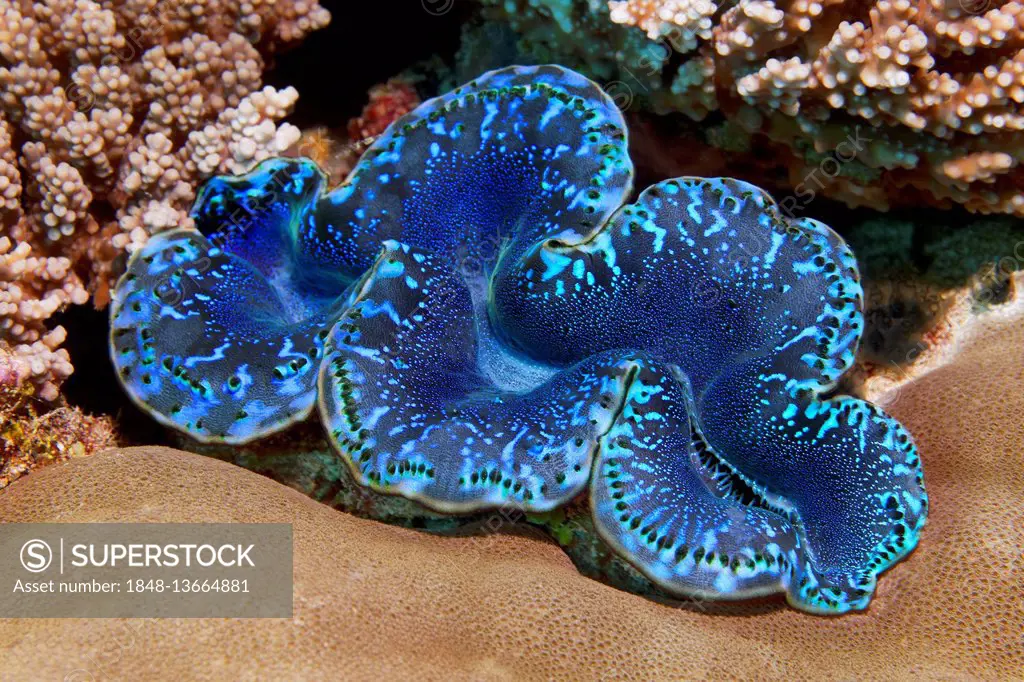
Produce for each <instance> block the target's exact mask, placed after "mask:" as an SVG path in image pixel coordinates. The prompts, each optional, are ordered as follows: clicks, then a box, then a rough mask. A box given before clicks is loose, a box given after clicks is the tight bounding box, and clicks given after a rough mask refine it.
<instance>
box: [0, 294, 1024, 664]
mask: <svg viewBox="0 0 1024 682" xmlns="http://www.w3.org/2000/svg"><path fill="white" fill-rule="evenodd" d="M1004 310H1006V311H1007V314H1004V313H1003V312H995V314H994V315H986V316H983V317H982V318H980V320H981V323H980V324H979V325H978V327H977V328H976V335H975V338H972V339H971V340H970V341H969V342H968V343H965V344H964V346H963V348H962V352H961V353H960V354H959V356H958V357H957V359H956V360H955V362H953V363H951V364H949V365H947V366H945V367H942V368H939V369H936V370H935V371H934V372H932V373H931V374H929V375H927V376H924V377H921V378H919V379H918V380H916V381H914V382H912V383H910V384H908V385H907V386H905V387H903V389H902V390H901V391H900V393H899V394H898V398H897V399H896V400H895V402H894V403H893V404H892V405H891V409H892V411H893V412H894V414H895V415H896V416H898V417H899V418H900V419H901V420H902V421H904V423H906V424H907V426H908V427H909V428H910V429H911V430H913V432H914V433H915V434H916V437H917V439H918V441H919V443H920V445H921V447H922V449H923V450H924V451H925V452H926V454H927V456H928V466H929V469H928V477H929V478H928V483H929V494H930V496H931V498H932V500H933V501H934V505H933V508H932V512H931V515H930V518H929V522H928V527H927V528H926V529H925V531H924V536H925V538H924V541H923V542H922V543H921V546H920V547H919V548H918V549H917V550H916V552H915V555H914V557H913V560H912V561H905V562H902V563H901V564H899V565H897V566H895V567H894V568H893V569H892V570H891V571H890V573H889V574H888V575H887V579H886V581H884V583H883V585H882V588H881V589H880V590H879V593H878V595H877V596H876V597H875V599H874V600H873V602H872V604H871V608H870V609H869V610H868V612H866V613H863V614H853V615H849V616H845V617H843V618H838V619H827V620H826V619H821V618H815V617H813V616H808V615H806V614H803V613H801V612H799V611H795V610H793V609H785V608H781V609H780V608H777V605H776V604H775V603H773V602H766V601H763V600H762V601H753V602H741V603H708V602H682V603H678V602H668V601H664V600H652V599H644V598H640V597H637V596H635V595H632V594H628V593H626V592H622V591H620V590H616V589H613V588H610V587H608V586H607V585H604V584H602V583H600V582H598V581H595V580H591V579H588V578H586V577H583V576H582V575H580V573H579V572H578V571H577V570H576V569H575V568H574V567H573V565H572V564H571V563H570V562H569V561H568V559H567V558H566V557H565V555H564V553H563V552H561V551H560V550H559V548H558V547H557V546H555V545H554V544H553V543H551V542H550V541H546V540H545V539H543V538H538V537H536V536H535V535H530V534H526V533H525V532H520V531H521V529H520V528H519V527H518V526H516V525H515V524H513V523H511V522H508V521H506V520H505V519H504V517H502V516H500V515H499V512H498V511H496V512H495V513H494V516H493V518H494V519H496V522H495V523H494V524H489V525H487V526H486V527H485V528H483V529H482V530H481V531H480V532H478V533H476V534H473V535H468V536H456V537H452V536H448V535H436V534H431V533H423V532H416V531H413V530H409V529H405V528H397V527H393V526H388V525H383V524H380V523H374V522H371V521H366V520H363V519H359V518H356V517H354V516H352V515H349V514H344V513H339V512H337V511H334V510H331V509H329V508H327V507H325V506H324V505H322V504H318V503H317V502H314V501H313V500H310V499H309V498H307V497H305V496H304V495H301V494H299V493H297V492H295V491H294V490H289V489H287V488H285V487H283V486H281V485H278V484H276V483H274V482H273V481H270V480H267V479H266V478H265V477H263V476H259V475H257V474H254V473H252V472H249V471H245V470H244V469H241V468H239V467H235V466H231V465H229V464H225V463H223V462H218V461H215V460H212V459H210V458H208V457H200V456H196V455H191V454H188V453H183V452H176V451H173V450H169V449H166V448H132V449H128V450H122V451H110V452H107V453H103V454H100V455H98V456H95V457H90V458H88V459H84V460H74V461H72V462H69V463H68V464H65V465H61V466H57V467H50V468H47V469H45V470H43V471H40V472H39V473H38V474H33V475H32V476H29V477H26V478H25V479H24V480H22V481H18V482H17V483H15V484H14V485H13V486H11V487H10V488H9V489H7V490H6V491H3V492H2V493H0V517H2V518H3V519H5V520H8V521H14V522H68V521H78V522H88V521H93V522H111V523H116V522H149V523H153V522H188V523H195V522H197V521H202V522H210V523H217V522H221V523H238V522H245V523H289V524H293V527H294V537H295V559H294V564H295V612H294V617H293V618H292V619H289V620H284V619H249V620H233V619H224V618H202V619H185V620H171V619H129V620H121V619H99V620H84V619H77V620H45V619H22V620H12V619H8V620H0V641H2V642H4V649H3V650H4V659H5V669H4V672H5V674H7V675H9V676H10V677H12V678H13V679H34V678H39V677H48V678H54V679H55V678H63V677H65V676H68V675H71V674H72V673H74V671H76V670H84V671H87V672H90V673H91V674H92V675H93V677H100V676H102V675H106V676H108V677H115V676H117V677H123V678H126V679H150V678H154V677H171V678H174V679H223V678H231V679H251V678H259V677H266V676H271V677H278V678H297V679H329V678H331V677H334V676H337V674H338V671H339V670H343V671H345V676H346V677H347V678H350V679H354V680H363V679H365V680H379V679H380V678H381V676H382V675H384V676H389V677H394V678H398V679H404V678H415V679H423V680H503V679H510V678H515V679H537V680H547V679H605V678H609V677H614V678H617V679H637V680H642V679H666V678H668V679H704V678H709V677H714V678H743V679H766V678H779V679H787V680H820V679H822V678H825V679H865V680H893V679H897V680H898V679H908V678H913V679H922V680H948V679H978V680H1006V679H1014V678H1017V677H1019V676H1020V671H1021V670H1022V669H1024V648H1021V646H1020V636H1021V631H1020V623H1021V621H1022V617H1024V613H1022V612H1021V603H1020V599H1019V596H1020V594H1021V593H1022V592H1024V571H1022V570H1021V567H1022V565H1024V564H1022V562H1024V537H1022V535H1021V529H1022V528H1024V448H1022V445H1021V444H1022V443H1024V422H1022V421H1021V420H1020V419H1019V415H1020V413H1021V411H1022V410H1024V400H1022V399H1024V394H1022V392H1021V391H1020V385H1021V382H1024V364H1022V356H1021V354H1019V353H1017V354H1013V353H1008V352H1007V349H1013V348H1018V349H1019V348H1021V346H1022V345H1024V333H1022V330H1024V317H1022V316H1021V313H1022V309H1021V306H1020V305H1017V306H1016V313H1015V316H1011V315H1010V314H1008V313H1009V312H1011V311H1010V309H1009V308H1006V309H1004ZM893 397H895V396H893ZM111 481H117V482H118V485H111ZM97 491H103V492H102V494H99V493H98V492H97ZM951 586H953V587H951ZM396 595H401V597H400V598H398V597H396ZM339 633H344V642H343V645H342V644H336V643H337V642H338V641H339V640H338V637H339ZM112 643H116V644H112ZM224 651H233V652H235V653H236V655H233V656H228V657H225V656H224V655H223V652H224ZM809 652H811V654H809ZM822 652H825V653H822ZM815 653H817V654H821V655H814V654H815ZM54 654H59V655H54ZM72 679H89V677H87V676H86V675H85V673H81V672H80V673H78V674H77V676H72Z"/></svg>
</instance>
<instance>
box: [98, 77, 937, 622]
mask: <svg viewBox="0 0 1024 682" xmlns="http://www.w3.org/2000/svg"><path fill="white" fill-rule="evenodd" d="M632 184H633V165H632V161H631V159H630V157H629V154H628V152H627V135H626V128H625V122H624V120H623V119H622V114H621V112H620V111H619V109H618V108H617V107H616V106H615V105H614V102H613V101H612V99H611V98H610V97H609V95H608V94H606V93H605V92H604V91H602V90H601V89H600V88H599V87H597V86H596V85H595V84H594V83H592V82H590V81H588V80H587V79H585V78H583V77H582V76H580V75H579V74H576V73H574V72H572V71H568V70H566V69H563V68H561V67H556V66H541V67H512V68H508V69H503V70H499V71H494V72H490V73H487V74H485V75H483V76H481V77H479V78H477V79H475V80H474V81H473V82H471V83H469V84H468V85H465V86H463V87H461V88H458V89H456V90H454V91H453V92H451V93H448V94H446V95H443V96H441V97H438V98H436V99H434V100H430V101H428V102H425V103H424V104H422V105H421V106H419V107H418V108H417V109H416V110H414V111H413V112H411V113H410V114H409V115H407V116H405V117H403V118H401V119H399V120H398V121H396V122H395V123H394V124H392V125H391V126H390V127H389V128H388V130H387V131H386V132H385V133H384V134H383V135H381V136H380V137H379V138H378V139H377V141H376V142H375V143H374V144H373V145H372V146H371V147H370V149H369V150H368V151H367V153H366V154H365V155H364V157H363V159H362V160H361V161H360V163H359V164H358V165H357V167H356V168H355V170H354V171H353V173H352V174H351V176H350V177H349V178H348V179H347V180H346V181H345V182H344V183H343V184H342V185H340V186H339V187H337V188H335V189H333V190H331V191H329V192H327V191H325V185H326V179H325V177H324V175H323V174H322V173H321V172H320V170H319V169H318V168H316V166H315V165H313V164H312V163H311V162H309V161H306V160H294V159H273V160H268V161H266V162H264V163H262V164H260V165H259V166H257V167H256V168H255V169H254V170H253V171H251V172H250V173H248V174H246V175H243V176H239V177H216V178H214V179H212V180H210V181H209V182H208V183H207V184H206V185H205V186H204V187H203V189H202V190H201V192H200V194H199V196H198V198H197V200H196V204H195V206H194V208H193V210H192V216H193V218H194V220H195V224H196V226H197V227H198V228H199V230H198V231H197V230H195V229H187V228H186V229H180V230H173V231H168V232H165V233H162V234H160V235H157V236H155V237H153V238H152V239H150V240H149V242H148V243H147V244H146V245H145V246H144V247H143V248H142V249H140V250H138V251H137V252H136V253H135V254H133V256H132V258H131V260H130V262H129V265H128V271H127V273H126V274H125V275H124V277H123V278H122V279H121V280H120V281H119V283H118V285H117V287H116V289H115V291H114V295H113V305H112V306H111V344H110V350H111V357H112V359H113V362H114V365H115V367H116V368H117V370H118V374H119V377H120V378H121V381H122V383H123V384H124V386H125V388H126V389H127V390H128V393H129V395H130V396H131V397H132V398H133V399H134V400H135V401H136V403H137V404H139V405H140V406H141V407H143V408H144V409H146V410H147V411H149V412H150V413H151V414H152V415H153V416H154V417H155V418H157V419H158V420H160V421H161V422H163V423H165V424H167V425H170V426H172V427H174V428H176V429H178V430H180V431H182V432H184V433H187V434H189V435H190V436H192V437H193V438H195V439H197V440H200V441H203V442H214V443H217V442H221V443H243V442H248V441H251V440H253V439H254V438H258V437H261V436H264V435H266V434H269V433H273V432H276V431H280V430H281V429H283V428H285V427H286V426H288V425H290V424H293V423H295V422H297V421H299V420H302V419H304V418H305V417H306V416H307V415H309V414H310V412H311V411H312V410H313V408H314V405H315V404H316V403H317V401H318V400H319V412H320V417H321V420H322V422H323V424H324V427H325V429H326V430H327V432H328V435H329V439H330V440H331V442H332V444H333V445H334V446H335V447H336V448H337V450H338V452H339V454H340V455H341V457H342V459H343V460H344V461H345V462H346V464H347V465H348V466H349V468H350V470H351V472H352V474H353V476H354V477H355V479H356V481H357V482H358V483H360V484H361V485H364V486H367V487H369V488H372V489H374V490H378V491H382V492H387V493H392V494H397V495H400V496H403V497H406V498H409V499H411V500H414V501H417V502H420V503H422V504H424V505H426V506H427V507H430V508H432V509H434V510H437V511H441V512H445V513H456V514H457V513H472V512H475V511H479V510H482V509H487V508H491V507H494V506H507V507H510V508H514V509H519V510H523V511H527V512H544V511H549V510H552V509H555V508H558V507H561V506H563V505H565V504H567V503H569V502H570V501H571V500H573V499H574V498H576V497H577V496H579V495H580V494H581V493H583V492H585V491H586V492H588V493H589V500H590V504H591V513H592V516H593V519H594V523H595V525H596V527H597V529H598V531H599V532H600V534H601V536H602V537H603V538H604V539H605V540H606V541H607V542H608V543H609V544H610V545H611V547H612V548H613V549H614V550H615V551H616V552H617V553H618V554H619V555H621V556H622V557H624V558H625V559H626V560H628V561H629V562H630V563H632V564H633V565H635V566H636V567H637V568H638V569H639V570H640V571H641V572H643V573H644V574H645V575H646V576H647V577H649V578H650V579H651V580H652V581H654V582H655V583H656V584H658V585H659V586H661V587H663V588H664V589H666V590H668V591H669V592H672V593H676V594H686V595H699V596H707V597H714V598H720V597H726V598H744V597H750V596H757V595H762V594H768V593H773V592H784V593H785V594H786V596H787V599H788V600H789V601H790V603H792V604H793V605H795V606H797V607H798V608H801V609H804V610H808V611H812V612H820V613H843V612H846V611H850V610H858V609H863V608H865V607H866V606H867V603H868V601H869V599H870V597H871V594H872V593H873V591H874V588H875V583H876V577H877V575H878V574H879V573H880V572H882V571H884V570H886V569H887V568H888V567H889V566H891V565H892V564H893V563H895V562H896V561H898V560H899V559H901V558H902V557H904V556H906V555H907V554H908V553H909V552H910V551H911V550H912V549H913V548H914V546H915V545H916V543H917V538H918V534H919V531H920V529H921V527H922V526H923V525H924V522H925V518H926V515H927V496H926V495H925V492H924V488H923V476H922V472H921V465H920V459H919V458H918V456H917V453H916V450H915V448H914V445H913V443H912V442H911V439H910V436H909V434H907V432H906V431H905V430H904V429H903V427H902V426H901V425H900V424H899V423H898V422H896V421H895V420H893V419H892V418H891V417H889V416H888V415H886V414H885V413H883V412H882V411H881V410H879V409H878V408H876V407H875V406H873V405H871V404H870V403H867V402H864V401H862V400H858V399H855V398H852V397H849V396H834V397H829V395H830V392H831V391H832V390H833V389H834V388H835V386H836V384H837V382H838V380H839V379H840V377H841V376H842V375H843V374H844V373H845V372H846V371H847V370H848V369H849V368H850V366H851V365H852V363H853V357H854V354H855V351H856V347H857V344H858V343H859V340H860V336H861V332H862V330H863V316H862V313H861V288H860V282H859V275H858V272H857V267H856V261H855V260H854V258H853V255H852V253H851V252H850V251H849V249H848V248H847V247H846V245H845V243H844V242H843V241H842V239H840V238H839V237H838V236H837V235H836V234H835V233H834V232H833V231H832V230H831V229H829V228H828V227H827V226H825V225H823V224H821V223H819V222H816V221H813V220H809V219H801V220H789V219H786V218H785V217H784V216H783V215H782V214H781V213H780V211H779V210H778V208H777V206H776V205H775V204H774V202H773V201H772V200H771V198H770V197H769V196H768V195H767V194H765V193H764V192H763V191H762V190H760V189H759V188H757V187H755V186H753V185H749V184H747V183H743V182H739V181H735V180H730V179H721V178H716V179H703V178H692V177H691V178H679V179H675V180H669V181H665V182H661V183H658V184H657V185H654V186H652V187H650V188H648V189H647V190H645V191H644V192H643V193H641V195H640V197H639V199H638V200H637V202H636V203H634V204H628V205H623V202H624V201H625V200H626V199H627V197H628V196H629V193H630V192H631V191H632ZM592 472H593V473H592Z"/></svg>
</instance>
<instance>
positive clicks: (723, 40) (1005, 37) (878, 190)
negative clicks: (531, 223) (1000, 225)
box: [485, 0, 1024, 216]
mask: <svg viewBox="0 0 1024 682" xmlns="http://www.w3.org/2000/svg"><path fill="white" fill-rule="evenodd" d="M485 4H486V5H493V6H494V8H493V11H492V15H493V16H499V17H501V18H502V19H503V20H506V21H509V22H511V24H512V26H513V27H514V28H515V29H516V31H517V32H518V33H519V34H520V35H521V36H522V37H523V39H524V40H523V44H522V45H521V49H523V50H524V51H525V52H527V54H529V55H531V56H534V55H535V56H537V57H538V58H541V59H545V58H547V59H552V58H557V59H559V60H561V61H567V62H569V63H571V64H575V65H578V66H580V67H585V68H586V70H587V71H588V72H589V73H591V74H593V75H594V76H595V77H597V78H601V79H607V80H609V81H614V82H616V83H617V84H619V85H620V86H621V87H622V88H624V89H626V90H628V92H629V97H628V99H629V101H630V102H631V101H632V100H633V98H634V97H635V98H637V99H640V98H643V99H645V100H647V101H648V102H650V104H651V105H652V106H653V107H654V108H655V109H656V110H659V111H681V112H683V113H685V114H687V115H689V116H691V117H693V118H695V119H698V120H700V119H703V118H704V117H705V116H706V115H707V114H708V113H710V112H712V111H715V110H721V111H722V112H724V113H725V114H726V115H727V116H729V118H730V119H731V120H733V121H735V122H737V123H739V124H740V125H741V126H742V127H743V128H744V129H745V130H746V131H747V132H748V133H750V134H757V133H759V134H763V135H765V136H767V138H768V139H769V140H770V141H771V145H772V147H773V148H774V150H775V151H776V154H778V152H780V151H781V152H783V154H784V156H783V157H782V158H783V159H785V158H787V157H788V158H789V164H790V165H791V176H792V178H793V184H794V185H798V184H799V183H800V182H801V179H806V176H807V175H808V174H809V173H810V172H812V171H813V170H814V168H815V166H817V165H818V163H819V161H820V158H818V157H820V155H823V154H824V155H834V154H835V153H836V152H837V146H838V145H839V144H840V143H841V142H842V141H843V140H845V139H848V138H849V137H850V136H851V135H853V136H858V135H859V134H860V133H859V132H858V131H860V130H861V129H863V136H864V137H865V138H866V139H867V140H868V142H869V143H868V144H865V145H864V146H863V147H862V148H858V149H857V150H856V151H855V153H854V154H852V155H851V154H849V153H848V152H849V150H839V161H840V162H841V163H838V164H837V169H836V170H835V172H828V173H825V174H823V175H824V177H822V178H821V179H820V180H821V183H822V185H823V187H822V189H823V190H824V191H825V192H826V193H828V194H830V195H831V196H834V197H836V198H838V199H841V200H843V201H846V202H847V203H849V204H851V205H872V206H874V207H876V208H885V207H886V206H888V205H889V204H906V203H914V202H921V201H927V202H930V203H934V204H936V205H940V206H947V205H949V204H951V203H958V204H963V205H964V206H966V207H967V208H968V209H969V210H971V211H977V212H981V213H1011V214H1015V215H1018V216H1024V190H1022V189H1021V187H1022V184H1024V183H1022V179H1021V178H1022V176H1021V171H1020V170H1019V166H1018V163H1017V161H1016V159H1018V158H1020V157H1021V156H1022V155H1024V114H1022V105H1024V10H1022V5H1021V4H1020V3H1018V2H1016V0H1010V1H1008V2H997V3H987V2H986V3H967V2H959V3H958V2H947V1H945V0H925V1H924V2H920V3H913V2H910V1H909V0H878V1H877V2H873V3H853V2H846V1H844V0H813V1H810V2H807V1H804V0H799V1H792V2H789V1H780V2H776V1H774V0H739V1H738V2H737V1H731V2H724V3H711V2H703V3H702V2H698V1H693V2H681V1H680V0H629V1H628V2H623V1H617V0H612V1H611V2H608V3H607V6H606V4H605V3H601V2H593V1H584V0H543V1H541V2H533V1H531V2H505V3H498V2H495V1H494V0H485ZM553 17H557V18H558V20H557V21H556V20H554V19H553ZM712 18H713V22H714V23H713V25H712ZM612 22H615V23H618V24H625V25H628V26H630V27H632V26H636V27H639V29H640V30H642V31H643V32H644V33H641V31H640V30H637V29H635V28H628V29H617V27H615V26H613V25H612ZM623 31H626V32H625V33H624V32H623ZM638 39H639V40H638ZM599 48H600V49H599ZM854 166H857V167H860V168H859V170H858V169H855V168H854Z"/></svg>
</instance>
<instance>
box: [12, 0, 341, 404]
mask: <svg viewBox="0 0 1024 682" xmlns="http://www.w3.org/2000/svg"><path fill="white" fill-rule="evenodd" d="M329 19H330V16H329V14H328V13H327V11H326V10H324V9H323V8H321V7H320V6H319V5H317V4H316V3H315V2H306V1H305V0H303V1H300V2H291V1H282V2H266V1H262V0H261V1H258V2H235V1H232V0H198V1H192V0H188V1H181V0H170V1H167V2H156V1H155V0H128V1H127V2H108V1H104V2H93V1H92V0H40V1H39V2H31V1H26V2H16V1H14V0H0V228H2V229H3V231H4V233H5V234H6V235H8V237H9V238H10V239H8V237H4V242H3V243H0V258H2V263H0V345H3V346H10V347H11V352H13V353H14V354H15V355H16V356H17V357H18V358H19V361H20V362H21V364H22V365H23V366H24V372H23V373H26V374H29V375H31V383H30V384H28V385H30V386H35V387H36V388H37V394H38V395H39V396H41V397H43V398H45V399H47V400H53V399H54V398H56V397H57V395H58V386H59V384H60V382H61V381H62V380H63V379H64V378H65V377H66V376H67V375H68V374H69V373H70V372H71V365H70V363H69V362H68V361H67V357H66V356H63V355H62V354H61V353H62V352H61V351H60V350H58V349H57V346H58V345H59V344H60V343H61V342H62V341H63V336H64V331H63V330H62V329H60V328H57V329H53V330H48V329H47V325H46V323H47V320H48V318H50V316H51V315H53V313H54V312H56V311H57V310H59V309H60V308H62V307H63V306H65V305H67V304H69V303H77V304H81V303H85V302H86V301H87V300H88V299H89V297H90V295H93V300H94V301H95V302H96V304H97V305H99V306H103V305H105V304H106V301H107V300H108V299H109V293H108V289H109V287H110V285H111V284H112V283H113V277H112V271H113V269H114V263H115V262H116V261H117V260H118V257H119V256H122V255H123V254H124V253H125V252H126V251H132V250H134V249H137V248H138V247H139V246H141V245H142V244H143V243H144V242H145V240H146V239H147V238H148V236H149V235H150V234H151V233H153V232H158V231H160V230H163V229H166V228H168V227H170V226H177V225H180V224H183V223H186V222H187V221H188V215H187V209H188V207H189V205H190V204H191V202H192V200H193V199H194V197H195V187H196V185H198V184H199V183H200V182H202V181H203V180H205V179H206V178H209V177H210V176H211V175H213V174H215V173H218V172H220V173H225V172H242V171H244V170H248V168H249V167H251V166H252V165H253V164H254V163H255V162H256V161H259V160H262V159H264V158H267V157H268V156H272V155H277V154H280V153H282V152H283V151H284V149H285V148H286V147H287V146H288V145H289V144H291V143H292V142H293V141H294V140H295V139H296V138H297V137H298V130H297V129H295V128H294V127H293V126H288V125H283V126H281V127H280V128H279V127H278V126H277V125H275V121H277V120H279V119H280V118H282V117H283V116H284V115H285V114H286V113H288V111H289V109H290V108H291V106H292V105H293V104H294V102H295V99H296V97H297V93H296V92H295V90H294V89H291V88H287V89H284V90H282V91H277V90H275V89H273V88H263V89H261V75H262V71H263V67H264V61H263V60H264V57H265V56H268V55H271V54H273V53H275V52H277V51H279V50H280V49H282V48H284V47H286V46H288V45H291V44H294V43H295V42H296V41H298V40H300V39H301V38H302V37H303V36H304V35H305V34H306V33H308V32H309V31H312V30H314V29H316V28H319V27H321V26H323V25H325V24H326V23H327V21H328V20H329Z"/></svg>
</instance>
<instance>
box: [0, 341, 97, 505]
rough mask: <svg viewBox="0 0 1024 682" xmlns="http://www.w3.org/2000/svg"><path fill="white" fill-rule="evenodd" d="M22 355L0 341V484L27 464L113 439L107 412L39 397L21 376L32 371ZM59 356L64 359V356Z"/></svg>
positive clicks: (80, 453) (87, 450)
mask: <svg viewBox="0 0 1024 682" xmlns="http://www.w3.org/2000/svg"><path fill="white" fill-rule="evenodd" d="M63 353H64V351H56V354H63ZM25 355H26V354H25V353H24V352H22V353H20V354H19V353H17V352H15V353H13V354H12V353H10V352H9V351H8V350H7V349H6V348H4V347H0V489H3V488H5V487H6V486H7V485H9V484H10V483H12V482H13V481H15V480H17V479H18V478H20V477H21V476H22V475H24V474H25V473H26V472H28V471H29V470H31V469H35V468H37V467H40V466H45V465H47V464H52V463H54V462H60V461H64V460H67V459H69V458H71V457H84V456H87V455H92V454H93V453H96V452H99V451H100V450H104V449H106V448H110V447H113V446H115V445H116V444H117V443H116V439H115V436H114V425H113V422H112V420H111V419H110V418H108V417H93V416H89V415H86V414H84V413H83V412H82V411H81V410H79V409H78V408H73V407H66V406H61V407H56V408H53V409H50V408H51V407H52V406H50V405H48V404H47V403H45V402H43V403H41V402H40V400H39V397H38V396H36V395H35V393H36V392H35V390H34V386H33V384H32V383H31V382H30V381H27V380H26V378H25V372H26V371H32V370H31V367H28V368H26V364H27V362H28V361H27V360H26V357H25ZM35 355H36V356H37V357H36V358H35V359H34V360H33V361H35V362H41V360H40V359H39V358H40V357H42V356H43V353H36V354H35ZM59 361H60V362H63V363H66V357H61V358H60V359H59ZM44 408H45V409H44Z"/></svg>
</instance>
